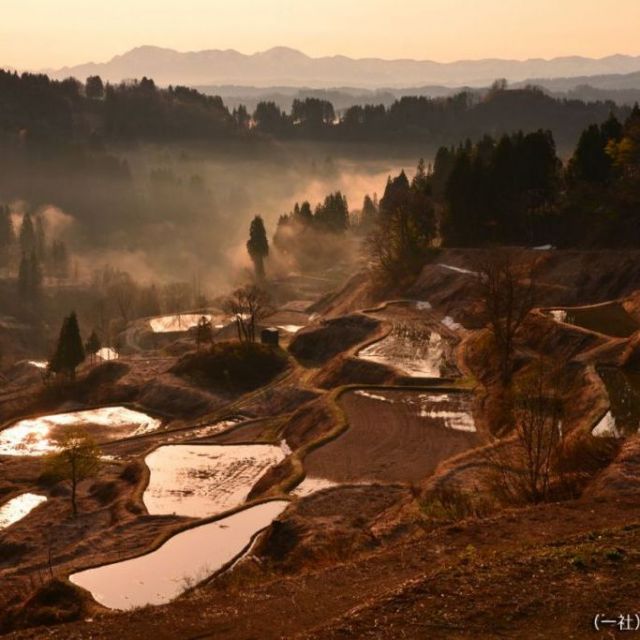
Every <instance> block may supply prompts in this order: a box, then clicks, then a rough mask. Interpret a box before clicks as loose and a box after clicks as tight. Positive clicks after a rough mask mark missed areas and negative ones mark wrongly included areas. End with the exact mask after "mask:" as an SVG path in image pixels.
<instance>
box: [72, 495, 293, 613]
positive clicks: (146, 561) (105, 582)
mask: <svg viewBox="0 0 640 640" xmlns="http://www.w3.org/2000/svg"><path fill="white" fill-rule="evenodd" d="M288 504H289V503H288V502H286V501H283V500H278V501H274V502H266V503H264V504H259V505H256V506H255V507H251V508H249V509H245V510H243V511H239V512H238V513H234V514H233V515H231V516H229V517H227V518H224V519H222V520H218V521H217V522H212V523H209V524H203V525H201V526H199V527H194V528H193V529H188V530H187V531H183V532H181V533H178V534H176V535H175V536H173V537H172V538H170V539H169V540H167V542H165V543H164V544H163V545H162V546H161V547H160V548H159V549H156V550H155V551H153V552H151V553H149V554H147V555H144V556H139V557H137V558H132V559H131V560H124V561H123V562H116V563H114V564H109V565H105V566H103V567H97V568H96V569H89V570H87V571H80V572H78V573H74V574H72V575H71V576H69V580H70V581H71V582H73V583H74V584H76V585H78V586H80V587H82V588H84V589H87V590H88V591H90V592H91V594H92V595H93V597H94V599H95V600H96V601H97V602H99V603H100V604H102V605H104V606H105V607H108V608H110V609H120V610H127V609H133V608H135V607H142V606H145V605H158V604H164V603H166V602H169V601H170V600H173V599H174V598H175V597H177V596H179V595H180V594H181V593H182V592H183V591H185V590H186V589H188V588H190V587H192V586H194V585H196V584H198V583H199V582H201V581H202V580H204V579H206V578H207V577H209V576H210V575H211V574H213V573H215V572H216V571H217V570H218V569H220V568H222V567H223V566H224V565H226V564H227V563H228V562H231V561H232V560H233V559H234V558H235V557H236V556H237V555H238V554H241V553H242V551H243V550H244V549H245V548H246V547H247V545H249V543H250V542H251V538H252V536H253V535H254V534H256V533H257V532H258V531H260V530H261V529H264V528H265V527H267V526H268V525H269V524H270V523H271V522H272V520H274V518H277V517H278V516H279V515H280V514H281V513H282V512H283V511H284V510H285V508H286V507H287V505H288Z"/></svg>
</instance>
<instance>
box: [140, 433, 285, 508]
mask: <svg viewBox="0 0 640 640" xmlns="http://www.w3.org/2000/svg"><path fill="white" fill-rule="evenodd" d="M284 457H285V452H284V451H283V450H282V448H281V447H277V446H272V445H264V444H252V445H198V444H184V445H180V444H178V445H168V446H164V447H160V448H159V449H156V450H155V451H153V452H152V453H150V454H149V455H148V456H147V457H146V459H145V462H146V463H147V466H148V467H149V470H150V473H151V475H150V478H149V485H148V486H147V489H146V491H145V493H144V498H143V499H144V504H145V506H146V507H147V510H148V511H149V513H150V514H152V515H164V514H171V513H175V514H178V515H182V516H191V517H195V518H203V517H206V516H212V515H215V514H217V513H221V512H223V511H226V510H228V509H232V508H234V507H237V506H238V505H240V504H242V503H243V502H244V501H245V500H246V498H247V496H248V495H249V492H250V491H251V489H252V488H253V486H254V485H255V483H256V482H257V481H258V479H259V478H260V477H261V476H262V474H263V473H264V472H265V471H266V470H267V469H269V468H270V467H272V466H274V465H276V464H278V463H279V462H280V461H282V460H283V459H284Z"/></svg>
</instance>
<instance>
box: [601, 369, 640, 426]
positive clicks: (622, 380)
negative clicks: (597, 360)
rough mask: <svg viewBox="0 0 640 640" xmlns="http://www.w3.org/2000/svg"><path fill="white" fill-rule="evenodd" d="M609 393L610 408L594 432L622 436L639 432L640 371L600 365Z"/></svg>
mask: <svg viewBox="0 0 640 640" xmlns="http://www.w3.org/2000/svg"><path fill="white" fill-rule="evenodd" d="M598 374H599V375H600V378H602V381H603V382H604V385H605V387H606V389H607V393H608V395H609V404H610V407H611V408H610V410H609V413H607V415H605V417H604V418H603V419H602V420H601V421H600V422H599V423H598V424H597V425H596V426H595V427H594V429H593V431H592V434H593V435H594V436H601V437H613V438H620V437H624V436H630V435H633V434H635V433H638V429H639V427H640V371H632V370H628V369H617V368H615V367H598Z"/></svg>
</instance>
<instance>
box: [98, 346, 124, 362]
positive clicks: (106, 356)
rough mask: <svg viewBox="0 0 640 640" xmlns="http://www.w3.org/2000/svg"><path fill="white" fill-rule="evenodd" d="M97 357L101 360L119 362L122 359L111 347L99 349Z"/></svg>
mask: <svg viewBox="0 0 640 640" xmlns="http://www.w3.org/2000/svg"><path fill="white" fill-rule="evenodd" d="M96 356H97V357H98V358H100V360H117V359H118V358H119V357H120V356H119V354H118V352H117V351H116V350H115V349H112V348H111V347H102V348H101V349H98V351H97V352H96Z"/></svg>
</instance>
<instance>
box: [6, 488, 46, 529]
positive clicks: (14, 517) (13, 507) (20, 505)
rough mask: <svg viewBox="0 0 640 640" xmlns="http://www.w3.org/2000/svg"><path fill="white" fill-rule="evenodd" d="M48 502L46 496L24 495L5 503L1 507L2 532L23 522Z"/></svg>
mask: <svg viewBox="0 0 640 640" xmlns="http://www.w3.org/2000/svg"><path fill="white" fill-rule="evenodd" d="M46 501H47V498H46V496H40V495H38V494H37V493H23V494H22V495H19V496H16V497H15V498H12V499H11V500H9V501H8V502H5V503H4V504H3V505H2V506H0V530H2V529H6V528H7V527H10V526H11V525H12V524H14V523H15V522H18V520H22V518H24V517H25V516H26V515H27V514H29V513H30V512H31V511H33V510H34V509H35V508H36V507H37V506H38V505H40V504H42V503H43V502H46Z"/></svg>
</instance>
